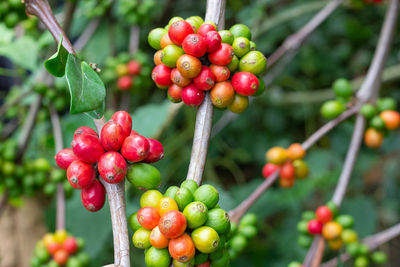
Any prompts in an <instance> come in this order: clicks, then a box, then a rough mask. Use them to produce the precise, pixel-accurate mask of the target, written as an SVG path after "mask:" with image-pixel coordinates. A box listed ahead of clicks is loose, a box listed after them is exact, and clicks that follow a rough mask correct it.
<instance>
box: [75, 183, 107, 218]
mask: <svg viewBox="0 0 400 267" xmlns="http://www.w3.org/2000/svg"><path fill="white" fill-rule="evenodd" d="M81 201H82V204H83V206H84V207H85V209H87V210H88V211H91V212H95V211H98V210H100V209H101V208H102V207H103V206H104V203H105V201H106V190H105V189H104V186H103V185H102V184H101V183H100V181H99V180H95V181H94V183H93V184H92V186H90V187H88V188H85V189H82V191H81Z"/></svg>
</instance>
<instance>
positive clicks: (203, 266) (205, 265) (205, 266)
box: [196, 261, 302, 267]
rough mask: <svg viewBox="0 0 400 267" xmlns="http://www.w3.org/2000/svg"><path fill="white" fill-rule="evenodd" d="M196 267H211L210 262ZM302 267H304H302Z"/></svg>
mask: <svg viewBox="0 0 400 267" xmlns="http://www.w3.org/2000/svg"><path fill="white" fill-rule="evenodd" d="M196 267H210V261H206V262H205V263H202V264H199V265H196ZM300 267H302V266H300Z"/></svg>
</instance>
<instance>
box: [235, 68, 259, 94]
mask: <svg viewBox="0 0 400 267" xmlns="http://www.w3.org/2000/svg"><path fill="white" fill-rule="evenodd" d="M232 85H233V89H235V92H236V93H238V94H239V95H243V96H251V95H254V94H255V93H256V92H257V90H258V86H259V82H258V79H257V76H255V75H254V74H252V73H250V72H247V71H242V72H238V73H236V74H235V75H233V77H232Z"/></svg>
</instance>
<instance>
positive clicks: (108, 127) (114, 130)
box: [100, 120, 125, 151]
mask: <svg viewBox="0 0 400 267" xmlns="http://www.w3.org/2000/svg"><path fill="white" fill-rule="evenodd" d="M124 139H125V136H124V130H123V129H122V126H121V125H120V124H119V123H117V122H115V121H112V120H111V121H109V122H107V123H106V124H105V125H104V126H103V128H102V129H101V134H100V141H101V144H102V146H103V148H104V149H105V150H106V151H110V150H112V151H118V150H119V149H120V148H121V146H122V143H123V142H124Z"/></svg>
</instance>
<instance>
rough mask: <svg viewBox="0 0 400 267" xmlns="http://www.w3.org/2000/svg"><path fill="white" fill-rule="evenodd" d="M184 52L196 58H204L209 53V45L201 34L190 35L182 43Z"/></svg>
mask: <svg viewBox="0 0 400 267" xmlns="http://www.w3.org/2000/svg"><path fill="white" fill-rule="evenodd" d="M182 48H183V51H185V53H186V54H188V55H191V56H194V57H202V56H203V55H204V54H205V53H206V52H207V43H206V40H205V38H204V37H203V36H201V35H200V34H195V33H193V34H189V35H188V36H186V38H185V39H184V40H183V42H182Z"/></svg>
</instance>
